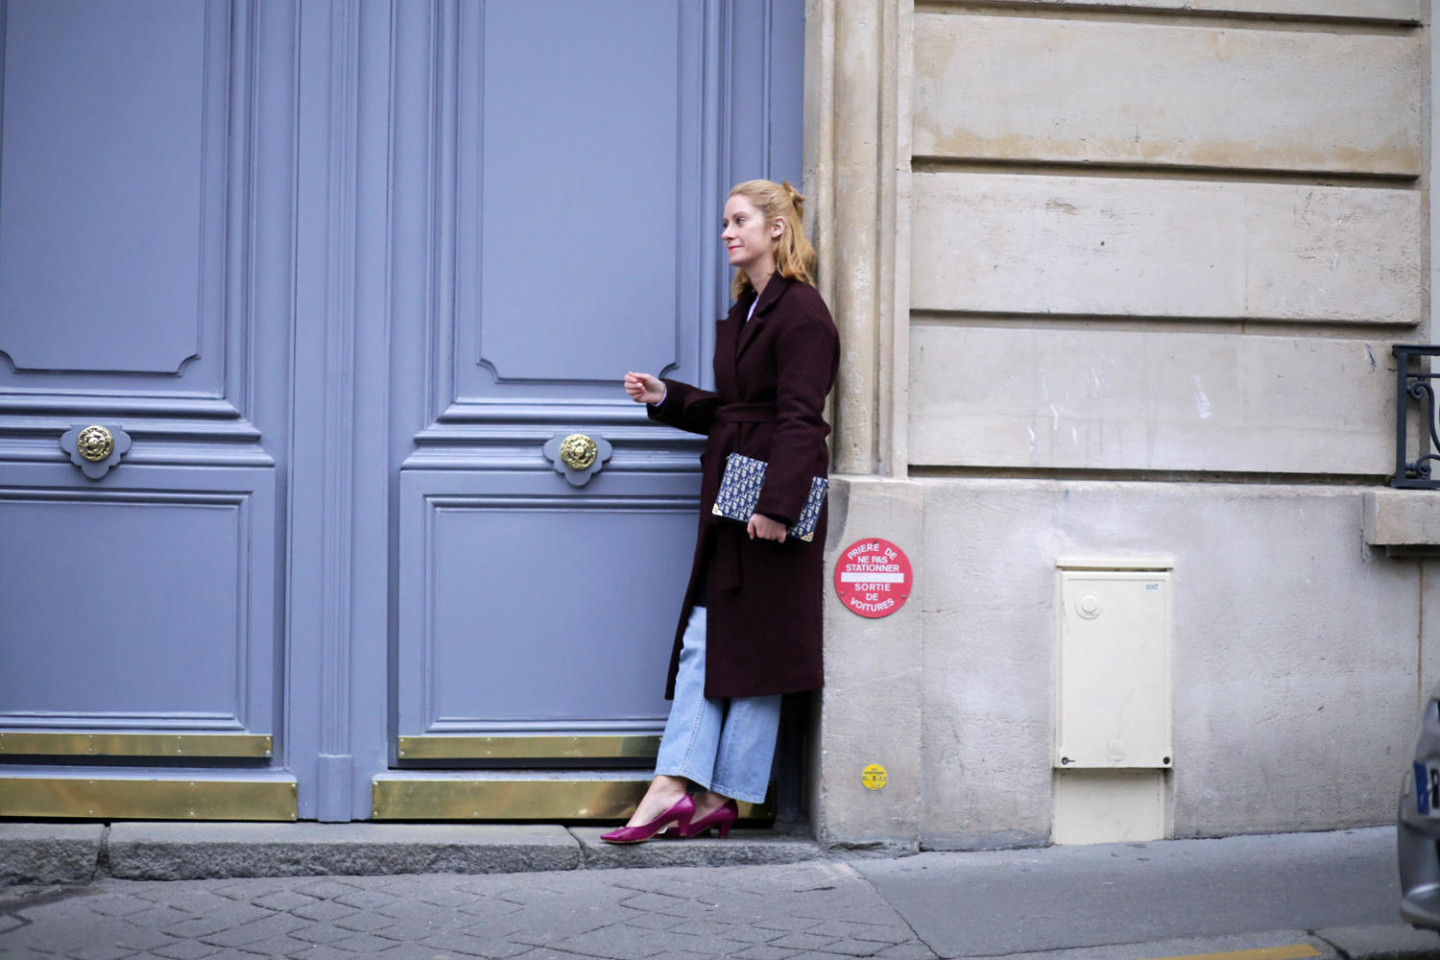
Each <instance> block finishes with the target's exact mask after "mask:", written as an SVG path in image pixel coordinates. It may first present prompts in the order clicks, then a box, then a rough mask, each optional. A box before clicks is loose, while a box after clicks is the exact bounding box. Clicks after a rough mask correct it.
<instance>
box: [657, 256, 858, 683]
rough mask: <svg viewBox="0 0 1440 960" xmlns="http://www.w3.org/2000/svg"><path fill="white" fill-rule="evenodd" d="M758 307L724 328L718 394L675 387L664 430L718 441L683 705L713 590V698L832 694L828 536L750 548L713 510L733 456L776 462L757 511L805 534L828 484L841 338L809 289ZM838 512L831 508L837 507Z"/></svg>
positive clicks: (733, 315) (745, 309) (781, 288)
mask: <svg viewBox="0 0 1440 960" xmlns="http://www.w3.org/2000/svg"><path fill="white" fill-rule="evenodd" d="M754 299H755V295H754V294H753V293H747V294H745V295H743V296H741V298H740V299H739V300H737V301H736V302H735V305H734V306H733V307H732V308H731V309H730V314H729V316H727V317H726V318H725V319H724V320H721V321H719V322H718V323H717V325H716V333H715V390H714V391H713V392H712V391H709V390H701V389H698V388H696V387H692V386H690V385H689V384H686V383H680V382H679V381H676V380H666V381H664V382H665V388H666V393H665V399H664V400H663V401H662V402H661V403H659V404H657V405H655V406H653V407H649V408H647V409H648V412H649V415H650V417H651V418H652V419H654V420H659V421H661V422H662V423H666V424H669V425H670V426H673V427H678V428H680V429H682V430H688V431H690V432H692V433H703V434H706V435H707V436H708V437H709V439H708V441H707V442H706V444H705V452H704V453H702V454H701V455H700V464H701V485H700V531H699V535H698V537H697V539H696V543H695V559H694V563H693V564H692V566H691V569H690V583H689V586H688V587H687V588H686V590H685V603H684V607H683V609H682V611H681V614H680V624H679V626H678V627H677V629H676V631H675V645H674V650H673V653H672V655H671V658H670V675H669V679H668V680H667V682H666V686H665V696H666V698H667V699H668V698H671V697H673V696H674V694H675V673H676V671H677V670H678V668H679V664H680V647H681V639H682V637H683V636H684V633H685V625H686V623H687V622H688V621H689V619H690V611H691V610H692V609H693V608H694V606H695V603H696V600H697V599H699V597H698V594H699V591H700V590H701V589H705V591H706V604H707V606H708V612H707V630H706V647H705V696H707V697H756V696H764V695H767V694H773V693H795V692H799V691H801V690H814V689H816V688H818V687H819V686H820V685H821V684H822V683H823V682H824V665H823V662H822V659H821V601H822V600H823V597H824V552H825V525H826V518H827V515H828V513H829V511H828V509H822V510H821V512H820V522H819V524H818V525H817V526H816V528H815V537H814V539H813V540H811V541H810V542H808V543H807V542H805V541H803V540H799V539H797V538H794V537H786V539H785V542H784V543H776V542H774V541H771V540H759V539H756V540H751V539H749V537H748V535H747V533H746V529H745V525H744V524H742V523H738V522H736V521H734V520H726V519H724V518H721V517H717V516H714V515H713V514H712V513H711V509H710V508H711V507H712V506H713V505H714V503H715V493H716V491H717V490H718V489H719V487H720V477H721V474H723V473H724V470H725V457H726V455H728V454H729V453H731V452H732V451H733V452H737V453H742V454H744V455H745V456H747V457H754V458H755V459H757V460H764V461H765V462H766V463H767V467H766V469H765V485H764V486H763V487H762V488H761V491H760V500H759V502H758V503H757V505H756V510H757V511H758V512H760V513H763V514H765V515H766V516H768V517H771V518H773V519H775V520H779V521H780V522H782V523H784V524H785V525H786V526H789V525H790V524H792V523H794V522H795V519H796V518H797V517H798V516H799V515H800V510H801V508H802V507H803V506H804V504H805V499H806V497H807V496H808V495H809V493H810V480H811V478H812V477H817V476H818V477H823V476H826V475H827V473H828V468H829V463H830V452H829V449H828V448H827V447H826V445H825V438H826V436H828V435H829V433H830V426H829V425H828V424H827V423H826V422H825V418H824V407H825V396H826V394H828V393H829V392H830V387H831V385H832V384H833V383H834V382H835V372H836V370H837V368H838V366H839V363H840V337H839V335H838V334H837V333H836V330H835V323H834V321H833V320H832V319H831V318H830V311H829V309H827V308H826V306H825V301H824V300H821V299H820V294H819V293H817V292H816V291H815V288H814V287H812V286H810V285H809V284H805V283H801V282H799V281H796V280H788V279H786V278H784V277H781V276H778V275H776V276H772V277H771V279H770V282H769V283H767V284H766V285H765V291H764V293H763V294H761V296H760V302H759V304H758V305H756V307H755V314H754V316H753V317H752V318H751V319H750V321H749V322H748V323H747V322H746V320H745V317H746V315H747V314H748V313H749V310H750V304H751V303H752V302H753V301H754ZM827 507H828V503H827Z"/></svg>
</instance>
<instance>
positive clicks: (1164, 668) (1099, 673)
mask: <svg viewBox="0 0 1440 960" xmlns="http://www.w3.org/2000/svg"><path fill="white" fill-rule="evenodd" d="M1170 576H1171V575H1170V572H1169V571H1168V570H1097V569H1074V568H1069V569H1067V568H1065V567H1062V568H1061V569H1060V663H1059V683H1058V687H1059V705H1058V721H1059V722H1058V730H1057V735H1056V738H1055V739H1056V742H1055V747H1056V749H1055V765H1056V766H1057V767H1060V768H1062V769H1067V770H1073V769H1096V768H1105V769H1117V768H1118V769H1124V768H1137V767H1140V768H1168V767H1170V766H1171V763H1172V760H1173V757H1172V754H1171V746H1170V714H1171V707H1170V697H1171V685H1170V648H1171V636H1170V631H1171V626H1170V625H1171V614H1170V602H1171V598H1170V586H1171V580H1170Z"/></svg>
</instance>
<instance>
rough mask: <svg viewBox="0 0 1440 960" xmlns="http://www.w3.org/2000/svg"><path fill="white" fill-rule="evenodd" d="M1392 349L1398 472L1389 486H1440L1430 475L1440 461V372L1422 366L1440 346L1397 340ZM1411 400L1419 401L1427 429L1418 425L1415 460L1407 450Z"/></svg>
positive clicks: (1396, 463)
mask: <svg viewBox="0 0 1440 960" xmlns="http://www.w3.org/2000/svg"><path fill="white" fill-rule="evenodd" d="M1390 350H1391V352H1392V353H1393V354H1394V355H1395V475H1394V476H1393V477H1391V478H1390V486H1392V487H1422V488H1425V489H1430V490H1433V489H1436V488H1440V478H1433V477H1432V476H1431V473H1432V471H1431V466H1432V465H1433V464H1434V463H1435V462H1436V461H1440V428H1437V422H1436V419H1435V415H1436V410H1435V385H1434V381H1435V380H1437V379H1440V373H1432V372H1430V371H1429V370H1427V369H1420V368H1421V367H1422V366H1425V364H1424V363H1423V360H1422V359H1421V358H1423V357H1440V345H1435V344H1427V345H1421V344H1415V343H1397V344H1395V345H1394V346H1393V347H1391V348H1390ZM1412 400H1417V401H1419V406H1420V414H1421V416H1423V417H1424V418H1425V428H1424V429H1422V428H1420V425H1419V424H1418V423H1417V424H1416V425H1415V427H1416V429H1415V433H1416V434H1417V436H1418V446H1419V449H1418V450H1417V451H1416V455H1415V459H1414V460H1411V459H1410V457H1409V454H1408V452H1407V449H1408V447H1409V441H1410V435H1411V426H1410V408H1411V406H1412V404H1411V402H1410V401H1412Z"/></svg>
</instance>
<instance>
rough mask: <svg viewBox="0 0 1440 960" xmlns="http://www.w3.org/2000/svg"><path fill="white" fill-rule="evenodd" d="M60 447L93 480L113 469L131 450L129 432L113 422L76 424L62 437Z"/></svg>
mask: <svg viewBox="0 0 1440 960" xmlns="http://www.w3.org/2000/svg"><path fill="white" fill-rule="evenodd" d="M60 449H61V450H64V451H65V452H66V453H68V454H70V462H71V463H73V464H75V466H77V467H79V468H80V470H81V472H82V473H84V474H85V476H87V477H89V478H90V479H91V480H99V479H100V478H101V477H103V476H105V474H107V473H109V472H110V468H111V467H113V466H115V465H116V464H117V463H119V462H120V458H121V457H123V456H124V455H125V454H126V453H128V452H129V450H130V434H128V433H126V432H125V431H124V430H121V429H120V428H119V427H118V426H115V425H114V424H103V423H91V424H76V425H75V426H73V427H71V428H70V429H69V430H68V431H67V432H66V433H65V435H64V436H62V437H61V438H60Z"/></svg>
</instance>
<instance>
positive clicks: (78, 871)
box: [0, 821, 824, 885]
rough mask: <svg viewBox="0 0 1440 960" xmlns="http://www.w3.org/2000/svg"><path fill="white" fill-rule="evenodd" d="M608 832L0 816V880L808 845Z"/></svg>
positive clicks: (700, 861) (766, 836)
mask: <svg viewBox="0 0 1440 960" xmlns="http://www.w3.org/2000/svg"><path fill="white" fill-rule="evenodd" d="M605 829H607V828H603V827H563V826H557V825H549V824H515V825H496V824H475V825H459V824H429V823H424V824H410V823H364V822H359V823H312V822H301V823H228V822H226V823H219V822H204V823H201V822H191V821H178V822H169V821H155V822H148V821H147V822H133V821H126V822H117V823H114V824H111V825H108V826H107V825H105V824H98V823H97V824H66V823H53V824H51V823H0V885H15V884H80V883H89V882H91V881H93V880H95V879H97V878H101V877H113V878H116V879H122V880H203V879H221V878H229V877H293V876H327V875H333V876H382V875H387V874H407V873H475V874H480V873H533V872H539V871H555V870H562V871H563V870H610V869H633V868H646V867H681V866H683V867H690V866H736V865H742V864H782V863H800V862H803V861H807V860H815V859H819V858H821V857H823V856H824V853H823V852H822V850H821V849H820V847H819V845H818V844H816V843H815V842H814V841H813V840H806V839H801V838H796V837H793V836H783V835H779V834H775V833H773V832H771V831H768V830H735V831H733V832H732V833H731V835H730V838H729V839H727V840H715V839H696V840H688V841H685V842H683V843H682V842H678V841H672V840H658V841H652V842H649V843H638V844H632V845H626V846H614V845H612V844H608V843H605V842H604V841H602V840H601V839H600V834H601V833H603V832H604V831H605Z"/></svg>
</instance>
